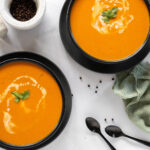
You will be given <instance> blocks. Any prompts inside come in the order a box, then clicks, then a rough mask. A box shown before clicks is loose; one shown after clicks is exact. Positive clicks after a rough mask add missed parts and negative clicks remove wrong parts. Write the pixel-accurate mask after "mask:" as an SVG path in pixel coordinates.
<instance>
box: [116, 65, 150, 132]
mask: <svg viewBox="0 0 150 150" xmlns="http://www.w3.org/2000/svg"><path fill="white" fill-rule="evenodd" d="M113 91H114V93H115V94H117V95H119V96H120V97H121V98H122V99H123V101H124V104H125V107H126V112H127V114H128V116H129V118H130V119H131V120H132V121H133V122H134V123H135V124H136V125H137V126H139V127H140V128H142V129H143V130H145V131H146V132H150V64H149V63H143V64H139V65H137V66H136V67H134V68H133V69H130V70H128V71H125V72H121V73H118V74H117V75H116V81H115V83H114V86H113Z"/></svg>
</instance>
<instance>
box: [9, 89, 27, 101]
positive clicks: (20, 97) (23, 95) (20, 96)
mask: <svg viewBox="0 0 150 150" xmlns="http://www.w3.org/2000/svg"><path fill="white" fill-rule="evenodd" d="M11 94H13V95H14V96H15V102H16V103H18V102H20V100H23V101H24V100H26V99H27V98H29V96H30V91H29V90H27V91H24V92H23V93H18V92H16V91H14V92H12V93H11Z"/></svg>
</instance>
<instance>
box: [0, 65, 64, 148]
mask: <svg viewBox="0 0 150 150" xmlns="http://www.w3.org/2000/svg"><path fill="white" fill-rule="evenodd" d="M62 103H63V102H62V94H61V90H60V88H59V85H58V84H57V82H56V80H55V79H54V78H53V76H52V75H50V74H49V73H48V72H47V71H46V70H45V69H43V68H42V67H40V66H38V65H35V64H32V63H28V62H13V63H10V64H7V65H4V66H3V67H1V68H0V140H2V141H4V142H6V143H8V144H13V145H19V146H22V145H28V144H34V143H36V142H39V141H40V140H42V139H44V138H45V137H46V136H48V135H49V134H50V133H51V132H52V131H53V130H54V129H55V128H56V126H57V124H58V122H59V120H60V117H61V113H62Z"/></svg>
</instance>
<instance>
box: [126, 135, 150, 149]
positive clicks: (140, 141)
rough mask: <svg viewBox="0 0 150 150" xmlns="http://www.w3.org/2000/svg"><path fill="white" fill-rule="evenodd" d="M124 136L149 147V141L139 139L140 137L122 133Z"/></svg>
mask: <svg viewBox="0 0 150 150" xmlns="http://www.w3.org/2000/svg"><path fill="white" fill-rule="evenodd" d="M124 136H125V137H127V138H130V139H132V140H135V141H137V142H139V143H142V144H144V145H146V146H149V147H150V142H148V141H144V140H140V139H137V138H134V137H131V136H129V135H126V134H124Z"/></svg>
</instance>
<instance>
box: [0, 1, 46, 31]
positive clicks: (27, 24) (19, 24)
mask: <svg viewBox="0 0 150 150" xmlns="http://www.w3.org/2000/svg"><path fill="white" fill-rule="evenodd" d="M11 1H12V0H2V11H1V15H2V17H3V19H4V20H5V21H6V22H7V23H8V24H9V25H11V26H13V27H14V28H16V29H20V30H27V29H31V28H34V27H35V26H37V25H38V24H39V23H40V21H41V20H42V18H43V16H44V13H45V8H46V1H45V0H35V1H36V4H37V12H36V15H35V16H34V17H33V18H31V19H30V20H28V21H24V22H23V21H18V20H16V19H15V18H14V17H13V16H12V15H11V14H10V8H9V6H10V2H11Z"/></svg>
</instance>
